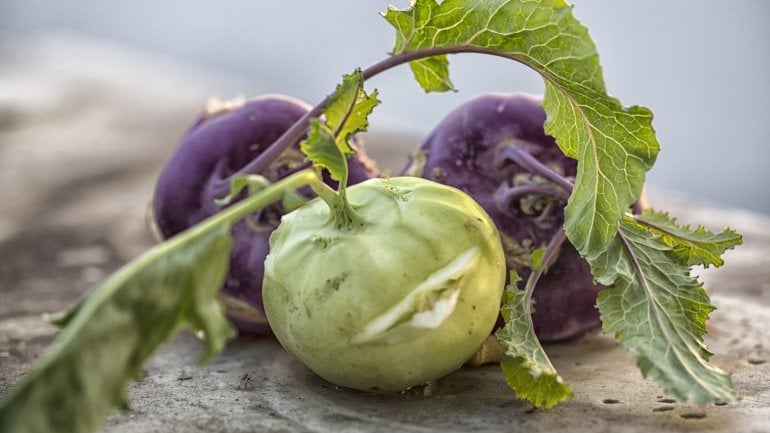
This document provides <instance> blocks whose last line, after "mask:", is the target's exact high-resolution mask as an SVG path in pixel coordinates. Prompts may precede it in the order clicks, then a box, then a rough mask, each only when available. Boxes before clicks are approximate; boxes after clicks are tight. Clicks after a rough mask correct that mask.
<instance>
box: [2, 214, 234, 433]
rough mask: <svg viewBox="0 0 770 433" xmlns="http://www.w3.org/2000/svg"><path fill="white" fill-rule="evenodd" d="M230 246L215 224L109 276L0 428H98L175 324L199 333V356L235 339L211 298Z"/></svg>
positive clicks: (8, 408) (6, 411)
mask: <svg viewBox="0 0 770 433" xmlns="http://www.w3.org/2000/svg"><path fill="white" fill-rule="evenodd" d="M230 244H231V239H230V235H229V227H228V226H222V227H219V228H218V229H217V230H211V231H209V232H206V233H204V234H203V235H201V236H198V237H195V238H191V237H189V236H187V237H183V238H182V241H181V242H180V241H177V242H172V243H167V244H161V245H159V246H158V247H156V248H154V249H152V250H150V251H149V252H148V253H146V254H145V255H143V256H142V257H140V258H139V259H137V261H135V262H133V263H130V264H129V265H127V266H125V267H124V268H123V269H122V270H120V271H119V272H117V273H116V274H113V276H112V277H111V278H109V279H108V280H107V281H105V282H104V283H103V284H102V285H101V286H100V287H98V288H97V289H96V291H95V292H93V293H92V294H91V296H89V297H88V298H87V299H86V300H85V301H84V302H83V304H82V306H81V307H80V308H79V310H78V311H77V314H76V315H75V316H74V317H72V318H70V320H69V323H68V325H67V326H66V327H65V328H64V330H63V331H62V332H61V333H60V334H59V336H58V337H57V339H56V341H55V342H54V344H53V346H52V347H51V349H50V352H49V353H48V354H47V355H46V358H45V361H44V362H43V363H42V364H40V365H38V366H37V367H36V368H34V369H33V370H32V371H31V372H30V373H29V374H28V375H27V376H26V378H25V379H24V381H23V382H22V383H21V384H20V385H19V386H18V387H17V388H16V389H15V390H14V391H13V392H12V394H11V395H10V396H9V397H8V399H7V400H6V401H5V402H4V403H3V405H2V406H1V407H0V431H2V432H17V433H22V432H88V431H94V430H96V429H98V428H99V427H100V426H101V423H102V420H103V419H104V416H105V415H106V413H107V411H109V410H110V409H111V408H113V407H115V406H118V405H121V404H122V403H123V401H124V399H125V388H126V385H127V384H128V382H129V381H130V380H132V379H134V378H136V377H138V376H139V375H140V374H141V371H142V364H143V363H144V361H145V360H146V359H147V358H148V357H149V356H150V355H151V354H152V353H153V351H154V350H155V349H156V348H157V347H158V346H159V345H160V344H161V343H163V342H164V341H166V340H167V339H168V338H170V337H171V336H172V335H173V334H174V333H175V332H176V331H177V329H178V328H179V327H180V326H181V325H184V324H188V325H190V326H192V327H193V328H195V329H198V330H201V331H202V332H203V333H204V334H205V336H206V349H205V352H204V359H208V358H210V357H211V356H213V355H215V354H216V353H218V352H219V351H220V350H221V349H222V347H223V346H224V344H225V342H226V341H227V339H228V338H230V337H231V336H233V335H234V332H233V330H232V328H231V327H230V325H229V323H228V322H227V320H226V319H225V317H224V315H223V314H222V311H221V308H220V307H219V304H218V303H217V301H216V294H217V293H218V291H219V288H220V287H221V285H222V283H223V282H224V277H225V274H226V272H227V264H228V261H229V251H230ZM180 251H184V254H179V252H180Z"/></svg>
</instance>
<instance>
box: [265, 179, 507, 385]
mask: <svg viewBox="0 0 770 433" xmlns="http://www.w3.org/2000/svg"><path fill="white" fill-rule="evenodd" d="M347 194H348V197H349V200H350V203H351V204H352V208H353V209H355V210H354V211H353V212H355V214H356V215H355V217H354V220H355V222H354V223H353V224H352V225H350V226H347V225H343V226H339V225H338V224H336V220H335V217H334V216H333V215H332V213H331V212H330V208H329V205H328V204H327V203H325V202H324V201H321V200H318V199H316V200H315V201H314V202H311V203H308V204H307V205H305V206H302V207H301V208H299V209H297V210H295V211H294V212H292V213H290V214H288V215H286V216H284V217H283V220H282V221H281V225H280V226H279V227H278V229H277V230H276V231H275V232H274V233H273V235H272V237H271V238H270V255H268V256H267V261H266V262H265V283H264V287H263V291H264V292H263V296H264V302H265V311H266V313H267V317H268V319H269V321H270V326H271V327H272V329H273V332H274V333H275V335H276V337H278V340H279V341H280V342H281V344H282V345H283V346H284V347H285V348H286V349H287V350H289V351H290V352H291V353H293V354H294V355H296V356H297V357H298V358H299V359H301V360H302V361H303V362H304V363H305V364H306V365H307V366H308V367H310V368H311V369H312V370H313V371H315V372H316V373H318V375H320V376H321V377H323V378H325V379H327V380H329V381H331V382H333V383H335V384H338V385H342V386H346V387H350V388H355V389H360V390H364V391H378V392H394V391H401V390H404V389H406V388H409V387H412V386H415V385H420V384H423V383H425V382H427V381H429V380H432V379H436V378H439V377H441V376H443V375H445V374H447V373H449V372H450V371H452V370H455V369H457V368H458V367H460V366H461V365H462V364H463V363H464V362H465V361H467V360H468V358H470V357H471V356H472V355H473V354H474V352H476V350H478V349H479V347H480V346H481V344H482V343H483V342H484V340H486V338H487V337H488V336H489V334H490V332H491V331H492V327H493V326H494V324H495V321H496V319H497V315H498V312H499V310H500V297H501V295H502V290H503V286H504V284H505V260H504V258H503V251H502V246H501V244H500V238H499V235H498V233H497V230H496V229H495V226H494V224H493V223H492V221H491V220H490V219H489V216H487V214H486V212H484V210H483V209H482V208H481V207H480V206H479V205H478V204H477V203H476V202H475V201H474V200H473V199H471V198H470V197H469V196H468V195H467V194H465V193H463V192H462V191H459V190H457V189H455V188H452V187H448V186H445V185H441V184H438V183H435V182H432V181H427V180H425V179H419V178H414V177H396V178H391V179H372V180H368V181H366V182H363V183H361V184H358V185H355V186H352V187H350V188H349V189H348V190H347ZM332 206H333V202H332Z"/></svg>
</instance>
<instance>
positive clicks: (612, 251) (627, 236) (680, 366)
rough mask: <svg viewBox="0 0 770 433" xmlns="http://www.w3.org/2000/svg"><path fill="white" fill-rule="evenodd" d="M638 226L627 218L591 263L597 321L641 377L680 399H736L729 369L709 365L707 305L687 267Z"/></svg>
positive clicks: (670, 250)
mask: <svg viewBox="0 0 770 433" xmlns="http://www.w3.org/2000/svg"><path fill="white" fill-rule="evenodd" d="M676 254H677V253H676V252H675V251H674V250H673V249H672V248H671V247H670V246H669V245H667V244H666V243H665V242H664V241H663V240H662V238H661V236H659V235H656V234H655V233H653V232H652V231H650V230H648V229H647V228H646V227H645V226H643V225H641V224H639V223H636V222H635V221H633V219H631V218H630V217H629V218H626V219H624V220H623V221H622V222H621V225H620V231H619V234H618V236H617V237H616V238H615V240H614V241H613V242H612V244H610V248H609V249H608V250H607V252H606V253H605V254H603V255H601V256H599V257H598V258H597V259H595V260H593V261H592V263H591V266H592V270H593V272H594V276H595V277H596V278H597V280H598V281H599V282H600V283H601V284H605V285H612V287H608V288H607V289H605V290H603V291H602V292H601V294H600V295H599V298H598V302H597V303H598V307H599V311H600V313H601V319H602V326H603V328H604V330H605V331H606V332H612V333H614V334H615V337H616V338H617V339H618V341H619V342H620V343H622V344H623V346H625V347H626V348H627V349H628V350H629V351H631V352H632V353H633V354H634V355H635V356H636V359H637V365H638V366H639V368H640V369H641V371H642V374H644V375H645V377H649V378H652V379H654V380H656V381H657V382H658V383H660V384H661V385H662V386H663V387H664V388H665V389H666V391H667V392H668V393H670V394H671V395H673V396H674V397H675V398H677V399H679V400H693V401H696V402H698V403H702V404H705V403H713V402H716V401H729V400H735V398H736V396H735V392H734V390H733V388H732V383H731V380H730V376H729V374H727V373H725V372H724V371H722V370H720V369H719V368H717V367H715V366H714V365H712V364H711V363H709V357H710V356H711V352H710V351H709V350H708V349H707V348H706V346H705V344H704V343H703V335H704V334H705V333H706V320H707V319H708V316H709V314H710V313H711V311H713V310H714V306H713V305H712V304H711V301H710V300H709V297H708V294H707V293H706V291H705V290H704V289H703V286H702V285H701V284H700V282H699V281H698V280H697V279H696V278H694V277H693V276H691V274H690V268H689V266H688V265H686V264H682V263H680V262H679V261H678V260H677V257H676Z"/></svg>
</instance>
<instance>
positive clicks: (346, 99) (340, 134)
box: [300, 69, 380, 184]
mask: <svg viewBox="0 0 770 433" xmlns="http://www.w3.org/2000/svg"><path fill="white" fill-rule="evenodd" d="M379 103H380V101H379V100H378V99H377V91H376V90H375V91H374V92H372V94H371V95H367V93H366V91H365V90H364V79H363V75H362V73H361V70H360V69H357V70H356V71H355V72H353V73H352V74H348V75H345V76H344V77H343V80H342V83H340V84H339V85H338V86H337V88H336V90H335V91H334V93H332V95H331V96H330V97H329V102H328V103H327V105H326V109H325V110H324V114H325V116H326V121H325V122H321V121H320V120H319V119H311V121H310V132H309V133H308V138H307V140H304V141H303V142H302V143H300V148H301V149H302V152H303V153H304V154H305V155H307V157H308V159H310V161H312V162H313V164H315V165H316V166H317V167H322V168H325V169H327V170H328V171H329V173H330V174H331V176H332V178H334V179H335V180H337V181H339V182H340V183H341V184H345V183H347V176H348V167H347V159H348V158H349V157H350V156H351V155H353V154H355V151H354V150H353V148H352V147H351V146H350V143H349V141H350V138H351V137H352V136H353V135H354V134H356V133H358V132H363V131H366V128H367V127H368V124H369V123H368V116H369V114H371V112H372V110H374V107H376V106H377V105H378V104H379Z"/></svg>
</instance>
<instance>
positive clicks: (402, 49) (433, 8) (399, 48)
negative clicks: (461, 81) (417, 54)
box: [384, 0, 455, 92]
mask: <svg viewBox="0 0 770 433" xmlns="http://www.w3.org/2000/svg"><path fill="white" fill-rule="evenodd" d="M438 10H439V3H438V2H437V1H435V0H428V1H424V2H422V3H420V5H419V7H416V8H415V9H414V13H412V12H411V11H399V10H397V9H395V8H394V7H392V6H391V7H390V8H389V9H388V11H387V12H386V13H385V14H384V17H385V19H386V20H387V21H388V22H390V24H392V25H393V27H395V28H396V29H397V33H396V44H395V47H394V48H393V51H392V52H391V54H394V55H395V54H401V53H406V52H409V50H410V48H411V47H410V46H409V43H410V42H411V39H409V37H410V36H411V35H413V34H415V32H416V31H417V29H418V28H422V27H424V26H425V25H427V24H428V23H429V21H430V19H431V17H432V16H433V14H434V13H436V12H437V11H438ZM409 66H410V67H411V69H412V73H413V74H414V78H415V80H417V82H418V83H419V84H420V87H422V88H423V90H425V91H426V92H446V91H449V90H455V87H454V84H452V81H451V80H450V79H449V61H448V60H447V57H446V56H445V55H442V56H432V57H428V58H425V59H419V60H415V61H412V62H410V63H409Z"/></svg>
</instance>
